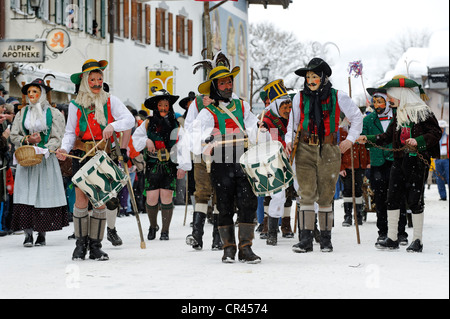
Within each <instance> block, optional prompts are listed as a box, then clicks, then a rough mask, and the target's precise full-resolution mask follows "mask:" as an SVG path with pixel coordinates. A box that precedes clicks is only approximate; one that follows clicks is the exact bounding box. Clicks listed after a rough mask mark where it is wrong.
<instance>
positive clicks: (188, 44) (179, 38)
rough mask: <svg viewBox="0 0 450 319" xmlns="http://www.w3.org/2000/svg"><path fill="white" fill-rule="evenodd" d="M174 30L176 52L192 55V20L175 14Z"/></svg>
mask: <svg viewBox="0 0 450 319" xmlns="http://www.w3.org/2000/svg"><path fill="white" fill-rule="evenodd" d="M176 30H177V34H176V52H178V53H180V54H183V55H190V56H192V20H188V19H187V18H186V17H185V16H183V15H177V17H176Z"/></svg>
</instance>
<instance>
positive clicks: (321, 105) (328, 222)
mask: <svg viewBox="0 0 450 319" xmlns="http://www.w3.org/2000/svg"><path fill="white" fill-rule="evenodd" d="M331 73H332V71H331V68H330V66H329V65H328V64H327V63H326V62H325V61H324V60H322V59H320V58H313V59H312V60H311V61H310V62H309V63H308V65H307V66H306V67H304V68H300V69H298V70H297V71H295V74H297V75H298V76H302V77H305V85H304V86H305V87H304V89H303V90H302V91H300V92H299V93H297V94H296V95H295V97H294V100H293V101H292V113H291V114H290V116H289V125H288V128H287V134H286V145H287V149H288V151H292V149H293V145H292V142H293V141H292V137H293V136H296V132H297V130H300V132H299V134H298V136H299V140H298V143H299V144H298V147H297V152H296V154H294V156H295V163H296V165H295V166H296V167H295V169H296V173H297V181H298V185H299V196H300V212H299V221H300V237H301V239H300V242H299V243H298V244H296V245H294V247H293V251H294V252H300V253H304V252H310V251H312V250H313V231H314V224H315V210H314V203H315V202H317V204H318V205H319V210H318V219H319V226H320V238H321V239H320V249H321V251H323V252H331V251H333V246H332V244H331V229H332V227H333V221H334V216H333V207H332V204H333V197H334V193H335V185H336V182H337V179H338V177H339V170H340V165H341V153H345V152H346V151H347V150H348V149H350V148H351V146H352V144H353V142H354V141H355V140H356V139H357V138H358V136H359V134H360V133H361V129H362V122H363V117H362V114H361V111H360V110H359V108H358V107H357V106H356V105H355V103H353V101H352V100H351V98H350V97H349V96H348V95H347V94H345V93H344V92H342V91H338V90H336V89H333V88H332V85H331V82H330V81H329V77H330V76H331ZM341 111H342V112H343V113H344V114H345V115H346V116H347V118H348V120H349V122H350V123H351V124H352V125H351V127H350V129H349V132H348V135H347V138H346V139H345V140H344V141H342V142H341V143H340V144H339V146H338V145H337V131H338V129H339V118H340V113H341Z"/></svg>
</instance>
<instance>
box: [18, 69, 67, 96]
mask: <svg viewBox="0 0 450 319" xmlns="http://www.w3.org/2000/svg"><path fill="white" fill-rule="evenodd" d="M46 74H53V75H54V76H55V78H53V77H51V76H49V77H47V78H46V80H50V87H52V88H53V91H57V92H63V93H68V94H74V92H75V84H73V83H72V81H70V74H66V73H61V72H56V71H53V70H50V69H25V68H22V69H21V70H19V74H18V75H17V76H16V80H17V83H18V84H19V86H20V87H22V82H25V84H26V83H30V82H32V81H33V80H34V79H36V78H41V79H42V78H43V77H44V76H45V75H46Z"/></svg>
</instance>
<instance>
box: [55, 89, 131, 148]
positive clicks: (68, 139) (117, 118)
mask: <svg viewBox="0 0 450 319" xmlns="http://www.w3.org/2000/svg"><path fill="white" fill-rule="evenodd" d="M109 98H110V102H111V115H112V117H113V118H114V122H112V123H110V124H111V125H112V127H114V131H115V132H123V131H126V130H129V129H131V128H133V127H134V124H135V120H134V116H133V114H131V112H130V111H129V110H128V109H127V107H126V106H125V104H123V103H122V101H121V100H119V98H117V97H116V96H114V95H110V96H109ZM77 111H78V108H77V107H76V106H75V105H74V104H73V103H70V104H69V112H68V114H67V123H66V132H65V133H64V137H63V140H62V145H61V148H62V149H64V150H66V151H67V153H69V152H70V151H71V150H72V148H73V145H74V143H75V140H76V138H77V136H76V135H75V129H76V127H77V124H78V116H77Z"/></svg>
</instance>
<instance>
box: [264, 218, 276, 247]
mask: <svg viewBox="0 0 450 319" xmlns="http://www.w3.org/2000/svg"><path fill="white" fill-rule="evenodd" d="M268 224H269V226H268V232H267V234H268V237H267V241H266V244H267V245H270V246H276V245H277V241H278V240H277V233H278V218H274V217H270V216H269V218H268Z"/></svg>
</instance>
